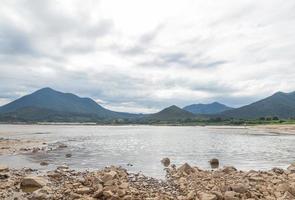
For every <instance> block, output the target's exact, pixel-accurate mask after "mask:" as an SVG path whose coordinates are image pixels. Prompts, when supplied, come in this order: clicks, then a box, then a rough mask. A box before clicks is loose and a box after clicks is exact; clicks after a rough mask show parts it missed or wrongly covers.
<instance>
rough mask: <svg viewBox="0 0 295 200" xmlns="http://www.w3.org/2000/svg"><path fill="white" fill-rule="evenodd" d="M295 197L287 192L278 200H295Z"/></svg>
mask: <svg viewBox="0 0 295 200" xmlns="http://www.w3.org/2000/svg"><path fill="white" fill-rule="evenodd" d="M294 199H295V197H294V196H293V195H292V194H291V193H290V192H288V191H287V192H285V193H284V195H283V196H282V197H280V198H278V200H294Z"/></svg>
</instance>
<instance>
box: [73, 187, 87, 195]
mask: <svg viewBox="0 0 295 200" xmlns="http://www.w3.org/2000/svg"><path fill="white" fill-rule="evenodd" d="M90 192H91V189H90V188H88V187H81V188H77V190H76V193H77V194H89V193H90Z"/></svg>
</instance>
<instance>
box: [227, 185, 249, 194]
mask: <svg viewBox="0 0 295 200" xmlns="http://www.w3.org/2000/svg"><path fill="white" fill-rule="evenodd" d="M231 189H232V190H233V191H234V192H237V193H245V192H247V190H248V187H247V186H246V185H245V184H242V183H238V184H234V185H232V186H231Z"/></svg>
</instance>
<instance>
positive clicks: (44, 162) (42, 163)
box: [40, 161, 48, 166]
mask: <svg viewBox="0 0 295 200" xmlns="http://www.w3.org/2000/svg"><path fill="white" fill-rule="evenodd" d="M40 165H41V166H46V165H48V162H46V161H42V162H40Z"/></svg>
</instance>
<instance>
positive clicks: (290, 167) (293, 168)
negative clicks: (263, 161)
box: [287, 163, 295, 173]
mask: <svg viewBox="0 0 295 200" xmlns="http://www.w3.org/2000/svg"><path fill="white" fill-rule="evenodd" d="M287 169H288V171H290V172H291V173H295V163H292V164H291V165H290V166H289V167H288V168H287Z"/></svg>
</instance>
